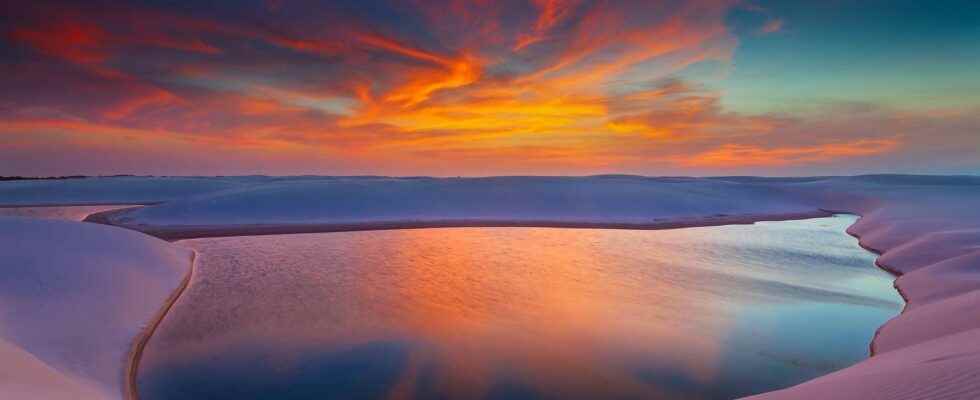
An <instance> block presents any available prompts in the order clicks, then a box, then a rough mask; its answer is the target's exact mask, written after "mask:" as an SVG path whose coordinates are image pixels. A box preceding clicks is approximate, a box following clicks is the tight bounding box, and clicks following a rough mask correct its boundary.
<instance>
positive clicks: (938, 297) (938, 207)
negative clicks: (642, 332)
mask: <svg viewBox="0 0 980 400" xmlns="http://www.w3.org/2000/svg"><path fill="white" fill-rule="evenodd" d="M108 179H122V178H106V179H92V180H81V181H78V182H73V181H65V182H59V181H42V182H40V183H27V184H25V183H13V184H10V183H0V205H3V204H32V203H33V204H37V203H43V204H55V203H76V204H91V203H95V202H115V203H125V202H156V201H163V203H162V204H158V205H153V206H149V207H145V208H142V209H136V210H126V211H121V212H110V213H109V214H107V215H105V216H104V219H103V222H109V223H112V224H118V225H122V226H126V227H130V228H134V229H139V230H143V231H148V232H153V231H154V230H155V229H156V230H160V231H166V230H167V229H169V230H171V231H173V230H178V231H179V230H181V229H188V230H193V229H199V228H201V227H202V226H204V227H208V228H209V229H215V230H214V231H213V232H214V233H221V230H222V229H224V230H232V231H233V230H234V229H235V228H236V227H237V228H241V227H251V228H256V227H258V228H262V229H265V228H268V227H273V226H279V227H285V229H286V231H288V230H290V229H294V230H296V231H298V232H299V231H303V227H308V226H317V225H330V224H339V225H343V226H345V227H356V226H357V225H359V224H361V225H364V226H376V227H384V228H391V227H398V226H419V225H424V224H425V223H433V222H440V223H447V222H449V223H459V224H466V223H474V224H478V223H493V222H494V221H497V222H501V223H504V222H509V223H524V224H525V225H542V226H549V225H556V224H557V225H561V226H575V225H576V224H578V225H581V226H593V225H591V224H600V225H601V224H610V226H613V227H617V226H618V227H631V226H643V225H646V226H648V227H651V228H653V227H671V226H678V225H671V224H672V223H674V222H678V221H680V222H683V224H681V225H685V224H691V225H693V224H712V223H719V222H720V223H732V222H751V221H754V220H762V219H766V218H773V217H774V216H779V215H783V216H789V215H798V216H802V215H810V214H809V213H818V212H820V211H819V210H821V209H826V210H835V211H846V212H852V213H857V214H860V215H862V216H863V217H862V218H861V220H859V222H858V223H856V224H855V225H853V226H852V227H851V228H850V229H849V230H848V231H849V232H850V233H851V234H853V235H855V236H858V237H859V238H860V242H861V244H862V245H863V246H865V247H867V248H869V249H872V250H874V251H876V252H879V253H881V254H882V255H881V257H880V258H879V259H878V264H879V265H880V266H881V267H883V268H885V269H888V270H890V271H893V272H895V273H896V274H902V275H903V276H901V278H899V279H898V280H897V282H896V286H897V287H898V289H899V290H900V291H901V292H902V294H903V296H904V297H905V298H906V299H907V300H908V301H909V306H908V307H907V308H906V311H905V312H904V313H903V314H902V315H901V316H899V317H897V318H895V319H893V320H892V321H890V322H889V323H887V324H886V325H885V326H883V327H882V328H881V329H880V331H879V334H878V335H877V337H876V339H875V341H874V343H873V348H874V350H875V355H874V356H873V357H871V358H869V359H868V360H866V361H864V362H861V363H859V364H857V365H855V366H852V367H850V368H847V369H844V370H841V371H838V372H836V373H834V374H831V375H827V376H825V377H821V378H818V379H815V380H813V381H810V382H807V383H804V384H801V385H798V386H795V387H792V388H788V389H785V390H781V391H776V392H772V393H767V394H763V395H760V396H757V397H753V398H754V399H770V398H772V399H798V398H807V399H809V398H835V399H861V400H868V399H934V398H943V399H976V398H980V368H978V367H980V355H978V354H980V322H978V321H980V292H977V289H978V288H980V264H978V262H980V207H977V205H978V204H980V178H978V177H970V176H959V177H930V176H903V175H881V176H860V177H830V178H801V179H764V178H753V177H728V178H713V179H694V178H643V177H631V176H604V177H582V178H544V177H501V178H473V179H432V178H401V179H395V178H325V177H298V178H266V177H242V178H125V179H123V180H121V181H112V182H109V180H108ZM83 181H87V182H83ZM8 184H9V185H8ZM62 185H64V186H62ZM13 221H14V222H7V221H5V222H3V224H2V225H0V229H2V231H0V232H3V233H4V234H6V235H14V234H17V236H23V237H18V238H17V240H19V241H20V242H21V243H22V244H21V245H18V246H21V247H20V248H21V249H22V250H18V251H17V252H16V253H15V254H17V257H20V258H19V259H17V260H19V261H16V263H15V264H9V265H33V266H35V267H34V268H38V269H37V270H36V271H34V272H31V271H27V270H23V271H22V270H21V269H23V268H21V269H15V270H14V271H15V272H14V274H13V275H10V277H6V276H7V275H8V274H11V272H8V271H7V269H9V267H8V266H7V265H4V272H3V274H5V275H4V276H5V278H4V279H5V280H9V282H11V283H10V286H9V287H7V286H5V287H6V288H5V289H4V290H3V291H2V292H0V294H2V295H3V296H4V297H3V298H4V300H3V302H4V303H0V304H3V305H4V306H5V308H10V309H16V308H13V306H10V305H9V304H11V303H8V302H9V301H12V300H7V297H9V296H8V293H16V290H15V289H16V288H18V287H20V286H24V287H32V286H31V285H30V284H27V283H26V282H42V284H43V283H44V282H60V281H61V280H59V279H58V278H53V277H56V276H59V274H65V273H67V272H66V271H69V269H68V268H66V267H65V265H66V264H68V263H74V264H73V265H76V268H78V267H77V266H78V265H81V266H82V267H84V268H95V266H96V265H103V264H111V265H116V266H117V267H118V268H121V267H119V266H120V265H121V264H123V263H128V265H129V266H130V267H132V266H134V265H135V266H136V267H137V268H139V270H140V271H142V269H144V268H148V269H149V270H155V271H157V270H159V268H163V267H162V266H161V265H167V266H168V267H167V268H168V269H167V271H169V272H166V273H163V272H161V273H160V275H159V276H155V277H149V276H146V275H142V273H141V274H140V275H139V276H138V278H137V277H133V279H146V280H147V282H144V283H141V285H143V286H145V285H149V286H151V287H155V288H158V289H159V290H155V291H151V293H148V294H147V295H146V296H145V297H142V298H141V299H142V301H141V302H139V303H138V305H133V306H132V307H135V308H134V309H138V310H139V311H133V312H126V313H125V314H126V315H125V317H123V316H120V315H121V314H118V313H117V314H112V313H109V314H107V315H111V316H113V317H112V318H110V319H109V321H111V323H110V324H107V325H105V326H108V327H117V328H118V329H117V328H112V329H116V330H113V332H114V333H113V335H112V339H111V340H109V339H106V340H105V341H104V342H103V341H101V340H100V341H98V343H99V346H103V347H102V348H111V347H112V346H116V345H118V344H119V343H124V342H125V343H128V342H129V341H131V339H132V337H133V335H135V334H136V332H137V331H138V326H139V324H142V323H145V321H146V319H144V318H146V317H147V316H148V315H151V314H152V311H155V310H157V309H159V307H160V306H161V305H162V303H163V301H164V300H165V299H166V298H167V295H168V294H169V292H168V291H167V290H171V291H172V290H173V288H174V287H176V286H177V284H176V283H175V282H174V281H175V280H179V276H180V274H181V273H184V272H186V270H187V262H186V257H187V255H186V254H184V253H181V252H179V251H176V250H173V249H170V248H168V247H165V246H163V247H155V246H160V243H159V242H157V241H153V242H152V243H153V246H148V245H146V246H143V247H139V246H137V247H139V248H140V249H141V250H138V251H137V252H136V253H134V252H133V251H131V250H126V251H123V252H118V251H116V250H114V248H115V247H116V246H119V247H121V248H123V249H127V248H131V246H130V245H132V244H133V243H143V242H141V241H138V240H135V239H133V238H135V237H139V238H142V240H144V241H148V240H150V239H148V238H144V237H142V236H139V235H138V234H135V233H129V234H128V235H133V236H127V237H126V239H123V240H117V239H116V236H120V237H121V235H123V233H121V232H122V231H120V230H113V229H111V228H105V227H97V226H87V227H86V228H84V229H96V230H99V231H91V234H86V235H80V234H79V229H82V228H78V227H77V226H78V225H80V224H72V223H67V222H63V223H60V224H63V225H58V226H54V225H51V226H41V225H36V226H35V225H32V224H34V222H31V223H28V222H26V221H24V220H16V219H15V220H13ZM49 223H53V222H49ZM379 223H381V224H380V225H379ZM372 224H374V225H372ZM413 224H414V225H413ZM617 224H619V225H617ZM62 229H64V232H62V231H61V230H62ZM21 231H25V232H33V233H28V234H21V233H20V232H21ZM242 232H249V231H248V230H245V231H242ZM284 232H285V231H279V232H277V233H284ZM205 233H207V232H205ZM257 233H261V229H259V231H257ZM103 234H107V235H110V236H111V240H110V238H109V237H106V236H102V235H103ZM30 241H34V243H33V244H30V245H27V244H24V243H28V242H30ZM9 242H10V241H8V240H4V243H3V245H4V246H9V244H8V243H9ZM60 242H65V243H79V244H86V245H85V246H81V245H79V247H78V249H75V250H70V251H69V250H65V249H62V250H61V251H58V252H53V251H50V249H51V248H50V246H51V244H52V243H60ZM110 247H112V248H110ZM150 248H154V249H157V250H154V251H150ZM159 249H169V250H167V251H166V252H164V253H166V254H171V253H167V252H173V251H176V253H173V254H171V255H170V256H164V255H161V253H160V252H161V251H162V250H159ZM134 251H136V250H134ZM139 251H145V252H150V253H152V254H155V255H154V256H153V257H147V256H145V255H140V253H139ZM40 253H43V254H40ZM107 257H109V259H107ZM112 257H115V258H112ZM130 257H131V258H130ZM49 258H50V259H51V261H50V262H48V261H45V262H44V263H40V262H38V260H48V259H49ZM79 260H82V261H81V263H79V262H80V261H79ZM124 260H129V261H128V262H127V261H124ZM142 260H148V261H142ZM154 260H156V261H154ZM162 260H169V261H162ZM4 262H5V263H8V262H7V261H6V260H5V261H4ZM25 263H27V264H25ZM154 263H158V264H156V266H153V265H151V264H154ZM175 263H176V264H178V265H179V267H174V264H175ZM59 265H60V267H59ZM39 266H40V267H39ZM48 268H50V269H51V270H49V269H48ZM174 270H176V271H177V272H174ZM72 271H74V270H72ZM120 271H121V270H120ZM76 272H77V271H76ZM100 277H102V278H104V276H103V275H99V274H96V275H94V276H90V277H88V278H85V277H79V279H81V280H80V281H78V282H73V283H72V284H71V285H65V286H64V287H61V288H60V289H58V286H56V285H54V286H50V289H47V290H44V291H39V292H37V293H33V294H32V295H30V296H25V297H23V298H21V299H20V300H16V301H20V302H21V303H17V304H20V305H21V306H22V307H26V306H27V305H31V307H37V306H35V305H34V304H35V303H36V304H38V305H41V306H45V307H50V309H51V311H52V312H54V315H56V316H58V315H62V316H64V317H63V318H61V317H58V318H53V319H51V320H50V321H46V322H45V321H41V320H39V319H38V318H36V317H31V316H30V315H23V314H10V313H6V314H4V316H5V317H4V318H8V320H5V321H4V324H3V325H2V327H3V328H4V329H3V330H2V331H0V332H3V336H0V339H3V340H6V341H8V342H10V343H13V344H14V345H17V346H20V347H21V348H23V349H25V350H27V351H28V352H30V353H31V354H33V355H34V356H36V357H37V359H38V360H40V361H42V362H44V363H45V364H46V365H49V366H52V367H54V369H55V370H57V371H59V372H60V373H64V374H67V375H68V376H82V377H86V378H91V380H92V381H95V382H98V383H99V385H102V386H103V387H107V386H111V385H109V384H108V383H111V382H116V383H118V379H120V378H119V377H120V374H119V373H118V371H119V370H120V368H121V367H120V364H119V358H116V359H115V361H114V362H113V361H106V360H104V359H103V358H102V357H103V356H99V357H96V356H94V355H91V354H89V356H91V357H94V358H98V361H99V362H98V363H94V362H93V363H89V364H77V363H74V361H73V360H63V359H59V358H58V357H57V354H56V353H58V351H61V350H65V351H66V352H67V353H66V354H76V355H77V354H81V353H85V352H83V351H81V350H77V349H81V348H91V347H87V346H88V345H87V344H86V343H85V342H84V341H81V342H74V341H70V340H66V341H58V340H52V341H50V342H45V341H44V340H43V339H41V338H39V337H35V336H34V335H25V334H24V332H27V333H30V332H34V331H37V332H47V331H52V332H58V331H59V330H58V329H56V328H57V327H61V328H62V329H61V331H64V327H67V326H73V325H74V324H76V323H82V324H83V326H88V327H91V329H92V330H91V331H90V334H92V335H94V336H98V337H102V336H103V335H102V332H101V331H100V329H109V328H106V327H104V326H103V327H95V326H93V324H91V323H87V322H85V318H81V317H79V316H78V315H79V314H81V311H80V310H85V309H87V307H95V308H94V309H96V310H108V309H111V308H112V306H111V305H113V304H116V302H121V303H120V304H127V307H125V308H126V309H130V308H131V306H130V305H129V304H130V302H129V300H130V299H129V298H128V297H127V290H126V288H127V287H128V286H127V285H128V283H127V280H118V279H116V280H112V282H111V284H110V283H106V282H100V281H99V279H100ZM52 279H54V281H52ZM154 279H159V282H157V284H153V283H150V282H151V281H153V280H154ZM18 285H20V286H18ZM86 285H93V287H94V288H96V290H99V291H109V292H113V291H114V292H115V293H117V294H118V296H117V297H111V298H107V299H106V300H103V301H99V302H95V301H94V300H91V299H89V300H81V301H76V300H75V299H74V298H71V299H69V298H68V297H67V296H79V295H78V294H77V293H75V292H85V290H82V291H79V290H78V289H80V288H87V287H88V286H86ZM105 285H108V286H105ZM141 287H142V286H141ZM61 289H73V290H68V291H66V290H61ZM52 298H53V299H57V300H56V301H52V300H50V299H52ZM134 304H135V303H134ZM115 311H118V310H115ZM144 311H145V313H144ZM11 315H12V316H11ZM113 318H115V319H113ZM21 319H23V321H21ZM12 321H18V323H17V324H11V322H12ZM135 321H139V322H138V323H134V322H135ZM828 323H832V321H829V322H828ZM11 327H18V329H14V331H13V332H14V333H13V334H12V333H10V331H11V329H12V328H11ZM126 327H128V328H130V329H128V330H127V329H124V328H126ZM20 331H23V332H21V333H18V332H20ZM126 335H129V336H126ZM82 336H84V335H82ZM59 346H60V347H59ZM48 348H51V349H59V350H53V351H46V350H45V349H48ZM72 349H76V350H72ZM117 350H118V349H117ZM48 353H51V354H48ZM86 354H87V353H86ZM113 354H121V353H118V352H117V353H113ZM83 358H84V357H83ZM94 358H93V359H94ZM80 365H84V366H86V367H88V366H93V365H98V368H94V369H92V368H80ZM93 371H94V372H93ZM108 371H115V372H114V374H115V375H114V378H113V377H110V375H113V374H112V373H109V372H108ZM759 373H765V372H764V371H759ZM52 379H54V378H52ZM113 379H116V381H113Z"/></svg>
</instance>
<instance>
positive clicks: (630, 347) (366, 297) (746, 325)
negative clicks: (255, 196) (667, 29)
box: [139, 216, 900, 399]
mask: <svg viewBox="0 0 980 400" xmlns="http://www.w3.org/2000/svg"><path fill="white" fill-rule="evenodd" d="M851 222H853V218H851V217H844V216H841V217H835V218H824V219H815V220H807V221H790V222H776V223H763V224H758V225H755V226H725V227H707V228H692V229H681V230H669V231H628V230H595V229H588V230H576V229H544V228H542V229H537V228H452V229H422V230H395V231H374V232H353V233H328V234H306V235H280V236H260V237H234V238H214V239H196V240H189V241H185V242H183V243H185V244H187V245H189V246H191V247H193V248H195V249H197V250H198V251H199V252H200V255H199V258H198V269H197V272H196V275H195V277H194V279H193V281H192V283H191V286H190V288H188V290H187V291H186V292H185V293H184V295H183V296H182V297H181V298H180V300H179V301H178V302H177V304H176V305H175V306H174V308H173V309H172V311H171V314H169V315H168V316H167V318H166V319H165V320H164V322H163V323H162V324H161V326H160V328H159V329H158V331H157V333H156V334H155V335H154V337H153V339H152V340H151V341H150V343H149V345H148V347H147V349H146V352H145V353H144V358H143V361H142V363H141V373H140V376H139V385H140V392H141V397H142V398H143V399H164V398H166V399H173V398H181V399H193V398H202V399H203V398H208V399H213V398H235V399H243V398H244V399H251V398H255V399H262V398H277V399H290V398H372V399H373V398H392V399H402V398H405V399H408V398H425V399H442V398H446V399H451V398H453V399H471V398H508V399H525V398H527V399H539V398H573V399H574V398H582V399H586V398H638V399H639V398H731V397H736V396H740V395H745V394H750V393H755V392H759V391H763V390H771V389H776V388H779V387H782V386H786V385H790V384H793V383H797V382H800V381H802V380H805V379H808V378H811V377H814V376H817V375H821V374H825V373H827V372H830V371H833V370H835V369H838V368H841V367H844V366H846V365H849V364H851V363H854V362H856V361H858V360H860V359H862V358H863V357H865V356H866V355H867V346H868V342H869V340H870V338H871V336H872V334H873V332H874V330H875V328H876V327H877V326H878V325H879V324H881V323H882V322H884V320H885V319H887V318H888V317H890V316H892V315H894V314H895V313H896V312H897V311H898V309H899V307H900V299H899V298H898V296H897V294H895V293H894V291H893V290H892V289H891V281H890V277H889V276H888V275H887V274H885V273H883V272H881V271H879V270H877V269H875V268H874V267H873V266H872V261H873V256H872V255H870V254H868V253H866V252H864V251H863V250H861V249H860V248H858V247H857V245H856V244H855V243H854V240H853V239H852V238H850V237H848V236H846V235H844V234H843V233H842V232H843V229H844V227H846V226H847V225H848V224H850V223H851Z"/></svg>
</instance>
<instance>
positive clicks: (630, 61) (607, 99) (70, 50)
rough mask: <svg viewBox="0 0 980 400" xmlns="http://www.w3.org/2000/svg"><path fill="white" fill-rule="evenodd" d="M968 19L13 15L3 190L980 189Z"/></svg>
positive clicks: (454, 9) (31, 5)
mask: <svg viewBox="0 0 980 400" xmlns="http://www.w3.org/2000/svg"><path fill="white" fill-rule="evenodd" d="M978 71H980V7H977V6H976V5H975V4H972V2H970V1H943V0H938V1H928V2H922V1H910V0H891V1H878V0H869V1H860V2H854V1H844V0H827V1H821V2H814V1H765V0H757V1H756V0H743V1H736V0H731V1H729V0H695V1H654V0H646V1H625V0H624V1H587V0H525V1H511V0H498V1H492V0H473V1H458V0H447V1H430V0H401V1H377V0H357V1H354V0H351V1H325V2H324V1H305V0H216V1H207V2H205V1H186V2H182V1H164V0H152V1H105V2H103V1H99V0H95V1H85V2H81V1H73V2H61V1H48V0H44V1H29V2H28V1H4V2H3V4H2V5H0V74H2V75H0V76H2V78H0V175H30V176H47V175H68V174H88V175H96V174H155V175H239V174H268V175H294V174H326V175H365V174H370V175H398V176H407V175H436V176H457V175H463V176H482V175H585V174H606V173H626V174H642V175H695V176H699V175H827V174H835V175H836V174H861V173H883V172H889V173H891V172H894V173H944V174H951V173H956V174H960V173H965V174H978V173H980V72H978Z"/></svg>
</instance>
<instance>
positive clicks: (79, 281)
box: [0, 217, 191, 399]
mask: <svg viewBox="0 0 980 400" xmlns="http://www.w3.org/2000/svg"><path fill="white" fill-rule="evenodd" d="M0 254H3V257H2V259H0V398H4V399H90V398H91V399H117V398H122V397H124V395H125V392H126V390H128V389H127V383H128V381H129V380H128V377H127V376H126V373H125V372H124V371H125V370H126V369H127V367H128V364H129V357H130V352H131V349H132V346H133V344H134V340H135V339H136V338H137V337H139V336H140V335H141V334H143V332H144V328H145V327H146V326H148V325H149V324H150V323H151V322H153V321H154V320H155V318H157V316H158V314H159V312H160V310H161V307H162V306H163V305H164V304H165V303H166V302H167V300H168V298H169V296H170V295H171V294H172V293H174V291H175V289H177V288H178V287H179V285H180V284H181V283H182V282H183V279H184V276H185V275H186V274H187V273H188V271H189V266H190V257H191V252H190V251H189V250H187V249H184V248H182V247H180V246H176V245H172V244H168V243H166V242H163V241H161V240H159V239H155V238H152V237H149V236H146V235H143V234H140V233H137V232H132V231H127V230H124V229H120V228H114V227H108V226H100V225H95V224H86V223H80V222H72V221H60V220H43V219H28V218H21V217H0Z"/></svg>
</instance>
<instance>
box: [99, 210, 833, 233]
mask: <svg viewBox="0 0 980 400" xmlns="http://www.w3.org/2000/svg"><path fill="white" fill-rule="evenodd" d="M125 210H127V209H120V210H112V211H106V212H101V213H95V214H92V215H89V216H88V217H86V218H85V219H84V221H85V222H93V223H98V224H105V225H112V226H118V227H122V228H127V229H132V230H136V231H139V232H143V233H146V234H148V235H151V236H155V237H157V238H160V239H164V240H168V241H176V240H184V239H197V238H206V237H224V236H260V235H285V234H298V233H327V232H354V231H372V230H391V229H426V228H492V227H508V228H513V227H526V228H569V229H633V230H660V229H678V228H695V227H702V226H719V225H738V224H742V225H746V224H753V223H756V222H763V221H788V220H797V219H809V218H823V217H829V216H832V215H833V213H831V212H828V211H824V210H814V211H812V212H799V213H777V214H743V215H724V216H708V217H701V218H687V219H664V220H662V221H654V222H649V223H628V222H588V221H581V222H580V221H550V220H506V219H499V220H498V219H451V220H415V221H383V222H350V223H312V224H254V225H178V226H147V225H126V224H117V223H114V222H112V216H113V215H115V214H116V213H120V212H123V211H125Z"/></svg>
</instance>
